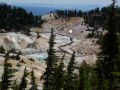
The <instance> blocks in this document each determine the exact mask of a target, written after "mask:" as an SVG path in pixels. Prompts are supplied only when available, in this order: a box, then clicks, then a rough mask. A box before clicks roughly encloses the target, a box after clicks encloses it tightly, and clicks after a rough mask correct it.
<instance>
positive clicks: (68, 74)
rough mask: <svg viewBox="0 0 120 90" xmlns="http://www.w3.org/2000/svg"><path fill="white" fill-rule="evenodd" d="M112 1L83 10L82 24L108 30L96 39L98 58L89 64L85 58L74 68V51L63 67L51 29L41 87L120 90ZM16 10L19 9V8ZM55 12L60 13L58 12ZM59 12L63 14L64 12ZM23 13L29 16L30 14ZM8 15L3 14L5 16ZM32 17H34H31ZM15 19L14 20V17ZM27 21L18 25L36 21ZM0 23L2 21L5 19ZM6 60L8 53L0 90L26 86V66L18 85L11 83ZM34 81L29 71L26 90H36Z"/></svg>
mask: <svg viewBox="0 0 120 90" xmlns="http://www.w3.org/2000/svg"><path fill="white" fill-rule="evenodd" d="M112 1H113V3H112V4H111V5H110V6H108V7H104V8H102V9H101V10H100V9H99V8H96V9H95V10H91V11H89V12H84V13H82V17H83V18H84V23H85V24H86V25H88V27H98V28H103V30H106V31H107V33H106V34H105V35H104V36H102V37H101V38H99V39H100V43H99V44H100V46H101V52H100V53H98V59H97V61H96V63H95V64H94V65H88V64H87V63H86V61H83V62H82V64H81V65H80V66H79V68H78V67H76V66H75V53H76V52H73V54H72V56H71V58H70V62H69V64H68V66H67V69H66V70H65V69H64V67H65V65H64V62H63V60H64V55H63V57H62V59H60V58H59V56H56V51H55V50H54V45H55V33H54V28H52V29H51V36H50V40H49V50H48V58H47V59H46V65H47V67H46V71H45V73H44V74H43V78H42V79H43V80H44V86H43V90H120V47H119V46H120V36H119V30H120V27H119V22H120V20H119V18H120V9H119V8H118V6H116V0H112ZM5 6H6V5H5ZM5 6H4V7H5ZM7 7H8V6H7ZM9 8H10V7H9ZM14 9H15V8H14ZM14 9H13V10H14ZM17 9H18V10H19V9H21V8H17ZM15 10H16V9H15ZM4 11H5V10H4ZM23 11H24V10H23ZM57 12H59V13H60V12H61V11H57ZM62 12H63V13H65V12H64V11H62ZM66 12H68V11H66ZM59 13H57V14H59ZM63 13H62V15H61V14H59V16H60V17H61V16H62V17H66V16H67V17H69V16H70V17H74V16H80V15H81V14H80V15H77V14H70V13H71V11H70V13H69V14H70V15H69V14H68V13H67V15H66V14H65V15H63ZM72 13H73V12H72ZM74 13H75V11H74ZM80 13H81V11H80ZM21 14H22V13H21ZM21 14H20V15H21ZM3 15H4V14H3ZM26 15H28V16H29V15H31V14H26ZM7 16H8V17H10V16H11V15H8V14H7ZM7 16H6V15H5V17H7ZM18 16H19V14H18ZM13 18H14V17H13ZM22 18H24V16H22ZM33 18H34V19H35V17H34V16H33ZM3 19H4V18H3ZM7 19H8V21H7V22H9V18H7ZM15 19H16V20H17V18H15ZM19 19H20V18H19ZM34 19H33V21H34ZM27 20H29V19H25V22H21V23H20V22H19V23H20V25H28V26H29V25H34V24H35V23H34V24H33V22H32V21H31V22H29V24H28V23H27ZM3 22H4V23H5V21H4V20H3ZM2 24H3V23H2ZM12 24H14V23H12ZM15 24H16V23H15ZM5 25H8V27H9V25H10V24H5ZM6 27H7V26H6ZM13 27H14V25H13V26H12V28H13ZM95 30H97V29H95ZM8 60H9V53H6V55H5V61H4V72H3V76H2V81H1V83H0V90H8V88H12V89H13V90H25V88H26V87H27V80H26V77H27V76H28V73H27V69H26V68H25V69H24V74H23V77H22V79H21V82H20V84H17V83H16V82H15V80H14V83H11V82H12V79H11V78H12V77H14V71H15V70H13V69H12V68H11V64H10V63H8ZM75 70H77V71H78V73H74V71H75ZM35 80H36V79H35V76H34V71H33V70H32V71H31V88H30V89H29V90H38V89H37V83H36V81H35Z"/></svg>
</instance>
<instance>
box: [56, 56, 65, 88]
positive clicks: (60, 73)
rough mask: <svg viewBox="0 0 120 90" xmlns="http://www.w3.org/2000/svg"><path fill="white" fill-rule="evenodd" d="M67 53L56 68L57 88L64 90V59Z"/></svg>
mask: <svg viewBox="0 0 120 90" xmlns="http://www.w3.org/2000/svg"><path fill="white" fill-rule="evenodd" d="M64 57H65V54H64V55H63V57H62V60H61V62H60V65H59V66H58V67H57V69H56V76H55V90H62V89H63V86H64V74H65V71H64V68H65V67H64V63H63V60H64Z"/></svg>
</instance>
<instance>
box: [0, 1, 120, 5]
mask: <svg viewBox="0 0 120 90" xmlns="http://www.w3.org/2000/svg"><path fill="white" fill-rule="evenodd" d="M0 2H4V3H8V4H24V3H26V4H69V5H70V4H77V5H78V4H83V5H102V6H105V5H109V4H110V3H111V0H0ZM117 2H118V4H119V5H120V0H118V1H117Z"/></svg>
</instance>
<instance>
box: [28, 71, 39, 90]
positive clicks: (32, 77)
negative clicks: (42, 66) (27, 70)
mask: <svg viewBox="0 0 120 90" xmlns="http://www.w3.org/2000/svg"><path fill="white" fill-rule="evenodd" d="M35 80H36V78H35V75H34V71H33V70H32V71H31V83H30V84H31V86H32V87H31V88H30V89H29V90H38V89H37V84H36V81H35Z"/></svg>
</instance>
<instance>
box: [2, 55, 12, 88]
mask: <svg viewBox="0 0 120 90" xmlns="http://www.w3.org/2000/svg"><path fill="white" fill-rule="evenodd" d="M8 60H9V53H7V54H6V55H5V60H4V71H3V75H2V81H1V88H0V90H8V89H9V88H10V87H11V83H12V78H13V76H14V75H13V73H14V71H13V69H12V68H11V67H12V65H11V63H8Z"/></svg>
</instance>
